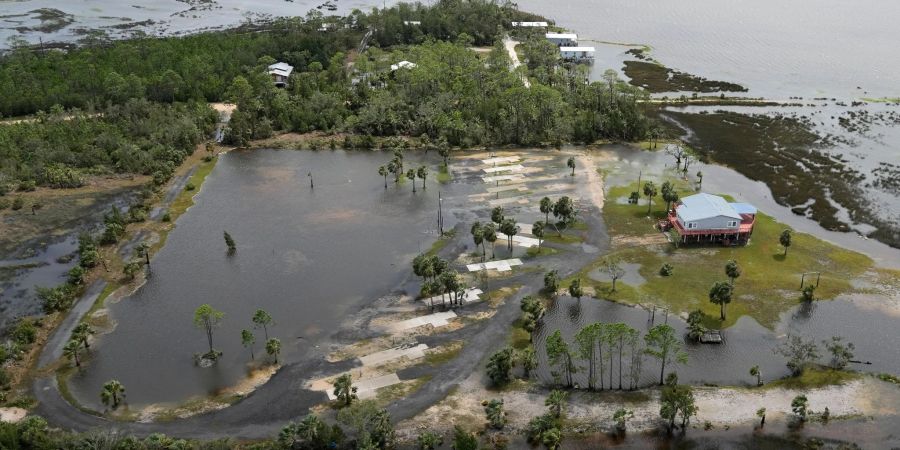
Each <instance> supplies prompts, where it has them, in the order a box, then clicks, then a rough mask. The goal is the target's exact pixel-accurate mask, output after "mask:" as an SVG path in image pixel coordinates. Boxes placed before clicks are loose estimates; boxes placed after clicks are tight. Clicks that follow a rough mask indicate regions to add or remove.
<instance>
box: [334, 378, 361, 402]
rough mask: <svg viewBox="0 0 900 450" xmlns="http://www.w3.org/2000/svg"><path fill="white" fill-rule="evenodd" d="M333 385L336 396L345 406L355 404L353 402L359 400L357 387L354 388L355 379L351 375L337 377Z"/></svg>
mask: <svg viewBox="0 0 900 450" xmlns="http://www.w3.org/2000/svg"><path fill="white" fill-rule="evenodd" d="M332 385H333V386H334V396H335V397H337V398H338V400H340V401H342V402H343V403H344V405H349V404H350V403H353V400H355V399H356V398H357V396H356V386H353V377H351V376H350V374H349V373H345V374H343V375H341V376H339V377H337V379H335V380H334V383H332Z"/></svg>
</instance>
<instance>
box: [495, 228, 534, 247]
mask: <svg viewBox="0 0 900 450" xmlns="http://www.w3.org/2000/svg"><path fill="white" fill-rule="evenodd" d="M528 228H529V229H531V227H528ZM497 236H498V239H497V240H500V238H503V239H506V238H507V236H506V235H505V234H503V233H497ZM512 241H513V245H520V246H522V247H532V246H536V245H538V240H537V239H535V238H530V237H528V236H522V235H519V234H517V235H515V236H513V237H512Z"/></svg>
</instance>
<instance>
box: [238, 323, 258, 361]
mask: <svg viewBox="0 0 900 450" xmlns="http://www.w3.org/2000/svg"><path fill="white" fill-rule="evenodd" d="M255 343H256V336H254V335H253V332H252V331H250V330H241V345H243V346H244V347H245V348H248V349H250V359H256V356H254V355H253V344H255Z"/></svg>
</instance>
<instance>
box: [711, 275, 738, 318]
mask: <svg viewBox="0 0 900 450" xmlns="http://www.w3.org/2000/svg"><path fill="white" fill-rule="evenodd" d="M732 292H733V288H732V287H731V285H730V284H728V283H726V282H724V281H716V282H715V284H713V286H712V287H711V288H710V289H709V301H710V302H712V303H714V304H716V305H719V313H720V314H719V315H720V316H721V319H722V320H725V305H727V304H729V303H731V293H732Z"/></svg>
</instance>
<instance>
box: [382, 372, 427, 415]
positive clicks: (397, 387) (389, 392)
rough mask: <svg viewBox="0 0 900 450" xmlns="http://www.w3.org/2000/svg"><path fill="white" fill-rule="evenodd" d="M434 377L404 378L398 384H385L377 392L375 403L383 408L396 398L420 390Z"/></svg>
mask: <svg viewBox="0 0 900 450" xmlns="http://www.w3.org/2000/svg"><path fill="white" fill-rule="evenodd" d="M432 377H433V376H432V375H425V376H421V377H419V378H415V379H412V380H404V381H403V382H400V383H397V384H393V385H390V386H385V387H383V388H381V389H379V390H378V392H376V393H375V403H376V404H378V406H379V407H382V408H383V407H385V406H387V405H388V404H389V403H391V402H393V401H394V400H399V399H401V398H403V397H406V396H408V395H410V394H412V393H413V392H416V391H418V390H419V389H421V388H422V386H424V385H425V383H427V382H429V381H431V378H432Z"/></svg>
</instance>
